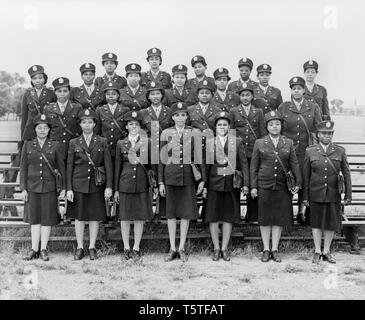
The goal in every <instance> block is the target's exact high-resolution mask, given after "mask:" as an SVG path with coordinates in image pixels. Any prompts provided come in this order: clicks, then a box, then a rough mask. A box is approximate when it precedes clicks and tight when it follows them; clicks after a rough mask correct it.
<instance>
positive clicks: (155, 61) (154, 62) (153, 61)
mask: <svg viewBox="0 0 365 320" xmlns="http://www.w3.org/2000/svg"><path fill="white" fill-rule="evenodd" d="M148 63H149V64H150V66H151V69H158V68H159V67H160V64H161V58H160V57H159V56H151V57H149V58H148Z"/></svg>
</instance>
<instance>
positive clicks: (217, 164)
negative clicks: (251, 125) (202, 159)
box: [206, 135, 250, 192]
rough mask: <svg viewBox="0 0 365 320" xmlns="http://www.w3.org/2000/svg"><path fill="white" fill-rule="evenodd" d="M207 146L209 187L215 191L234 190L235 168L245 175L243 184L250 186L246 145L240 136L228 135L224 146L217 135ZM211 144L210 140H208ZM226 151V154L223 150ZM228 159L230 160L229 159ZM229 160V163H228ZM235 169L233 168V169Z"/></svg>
mask: <svg viewBox="0 0 365 320" xmlns="http://www.w3.org/2000/svg"><path fill="white" fill-rule="evenodd" d="M211 140H213V141H212V144H211V145H210V146H211V147H210V148H207V152H209V155H207V159H209V160H213V159H214V160H213V161H207V164H206V170H207V188H208V190H214V191H221V192H222V191H232V190H233V174H234V171H233V170H239V171H241V172H242V175H243V185H244V186H246V187H248V186H249V184H250V177H249V171H248V164H247V156H246V154H245V147H244V145H243V143H242V140H241V139H240V138H236V137H235V136H231V135H228V137H227V141H226V143H225V145H224V146H222V144H221V141H220V140H219V138H217V137H215V138H213V139H211ZM208 144H209V142H208ZM223 151H224V155H223V153H222V152H223ZM227 159H228V160H227ZM228 161H229V163H228ZM211 162H213V163H211ZM232 169H233V170H232Z"/></svg>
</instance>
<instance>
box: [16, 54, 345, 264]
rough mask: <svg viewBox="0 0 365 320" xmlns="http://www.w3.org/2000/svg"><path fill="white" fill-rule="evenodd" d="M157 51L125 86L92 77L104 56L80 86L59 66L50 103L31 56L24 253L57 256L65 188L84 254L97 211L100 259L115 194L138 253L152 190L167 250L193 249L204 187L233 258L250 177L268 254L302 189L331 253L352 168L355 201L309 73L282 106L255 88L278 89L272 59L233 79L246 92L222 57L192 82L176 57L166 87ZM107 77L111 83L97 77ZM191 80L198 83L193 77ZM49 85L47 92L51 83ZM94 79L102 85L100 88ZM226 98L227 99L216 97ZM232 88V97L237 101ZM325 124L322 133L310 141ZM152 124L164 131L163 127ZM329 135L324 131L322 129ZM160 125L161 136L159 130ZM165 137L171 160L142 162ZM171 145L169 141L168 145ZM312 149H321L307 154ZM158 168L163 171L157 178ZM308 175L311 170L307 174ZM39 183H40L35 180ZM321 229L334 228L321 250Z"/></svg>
mask: <svg viewBox="0 0 365 320" xmlns="http://www.w3.org/2000/svg"><path fill="white" fill-rule="evenodd" d="M154 51H155V52H154ZM104 58H105V61H104V65H105V68H106V70H107V72H108V70H109V69H108V66H109V65H110V62H113V61H114V66H115V65H116V63H115V60H113V59H115V58H116V57H115V55H113V54H106V55H104V56H103V60H104ZM108 58H109V60H108ZM148 60H149V62H150V64H151V71H150V72H149V73H148V75H147V76H146V74H144V75H143V76H142V77H141V68H140V66H139V65H137V64H130V65H127V66H126V78H127V79H126V82H127V87H126V88H123V89H120V86H121V82H120V83H119V82H118V80H117V79H109V78H108V79H107V75H106V76H104V77H103V78H98V79H97V80H96V81H95V84H94V83H93V79H94V77H95V67H94V66H93V65H92V64H84V65H83V66H82V67H81V68H80V69H81V73H82V76H83V79H84V82H85V83H84V85H83V86H81V87H80V88H73V89H72V91H71V90H70V85H69V81H68V79H67V78H57V79H56V80H55V81H54V82H53V86H54V89H55V95H56V97H57V98H56V100H57V101H56V102H55V103H51V104H49V105H48V106H46V107H45V108H44V110H42V109H41V105H40V101H41V98H42V97H43V95H47V92H48V91H47V90H49V89H45V88H44V83H45V80H46V78H47V77H46V75H45V73H44V69H43V68H42V67H41V66H33V67H31V68H30V70H29V73H30V75H31V79H32V85H33V86H34V89H31V90H29V91H28V92H27V93H26V94H25V98H24V101H26V105H27V108H28V109H27V110H28V118H27V121H26V123H25V124H24V125H22V133H23V134H22V136H23V140H25V141H27V140H28V139H29V138H30V137H33V136H34V134H33V133H31V131H33V129H35V130H34V131H33V132H34V133H35V134H36V138H35V139H32V140H29V141H27V142H25V144H24V146H23V149H22V157H21V159H22V160H21V188H22V190H23V197H24V199H25V200H27V201H26V206H25V220H26V221H28V222H30V223H31V225H32V250H31V251H30V252H29V255H28V256H27V258H28V259H33V258H36V257H38V255H39V254H40V256H41V257H42V259H43V260H48V255H47V250H46V247H47V241H48V238H49V233H50V226H52V225H54V224H56V223H57V208H56V203H57V201H55V199H56V197H57V194H56V192H57V190H58V191H59V199H62V198H63V197H65V196H66V197H67V199H68V202H69V208H68V215H69V217H71V218H74V219H75V220H76V221H75V229H76V237H77V243H78V248H77V251H76V253H75V259H82V258H83V256H84V249H83V231H84V226H85V222H86V221H89V232H90V245H89V255H90V258H91V259H95V258H96V250H95V241H96V238H97V232H98V227H99V222H100V221H102V220H103V219H105V207H104V198H105V199H109V198H111V197H113V198H114V200H115V201H116V202H118V203H119V218H120V220H121V231H122V239H123V244H124V252H123V257H124V258H126V259H130V258H131V257H132V258H137V259H138V258H140V256H141V251H140V248H139V244H140V240H141V237H142V233H143V223H144V221H146V220H150V219H151V217H152V194H154V196H155V197H156V196H157V195H158V194H159V202H160V210H161V211H163V212H165V214H166V217H167V220H168V229H169V236H170V252H169V255H168V257H167V258H166V260H169V261H170V260H173V259H175V258H181V259H183V260H186V259H187V255H186V253H185V250H184V247H185V240H186V235H187V232H188V227H189V221H190V220H191V219H196V218H197V217H198V208H197V204H196V195H197V194H203V197H204V198H206V200H205V201H204V208H203V211H204V217H203V218H204V221H206V222H207V223H209V224H210V231H211V235H212V239H213V243H214V254H213V260H215V261H216V260H218V259H220V257H222V258H223V259H224V260H229V259H230V258H229V254H228V250H227V246H228V242H229V239H230V234H231V230H232V225H233V224H234V223H236V222H238V221H239V219H240V194H241V192H240V190H241V189H242V192H243V194H244V195H247V200H248V214H247V216H248V219H250V220H256V219H258V221H259V224H260V230H261V234H262V239H263V243H264V252H263V256H262V260H263V261H268V260H270V259H271V258H272V259H273V260H274V261H280V256H279V254H278V250H277V248H278V242H279V239H280V234H281V229H282V227H285V226H290V225H291V223H292V217H293V214H292V205H291V199H292V198H291V196H292V194H294V193H296V192H298V191H299V192H300V203H304V204H305V205H307V206H308V205H310V207H311V208H312V211H314V212H311V213H310V217H311V226H312V228H313V235H314V239H315V246H316V254H318V255H316V254H315V255H314V257H313V261H314V262H318V261H319V259H320V258H321V257H323V259H325V260H328V261H330V262H334V259H333V257H332V256H331V255H330V253H329V245H328V244H330V242H331V239H332V238H331V237H332V236H333V231H334V230H338V228H339V225H340V221H341V219H340V218H339V207H338V204H339V201H340V199H341V197H340V195H339V193H334V194H332V193H333V189H336V188H334V186H335V185H334V183H335V182H334V181H335V180H334V178H333V177H336V179H337V175H338V172H339V171H342V172H343V175H344V177H345V179H344V180H345V184H346V194H345V199H346V201H350V200H351V180H350V175H349V170H348V164H347V161H346V156H345V153H344V149H343V148H341V147H339V146H336V145H334V144H332V143H331V137H332V133H333V122H331V121H325V122H322V116H323V113H322V112H321V110H320V108H319V106H318V105H317V104H314V103H312V102H311V101H309V100H307V99H305V98H304V96H305V91H306V90H307V85H306V82H305V80H304V79H302V78H301V77H294V78H292V79H291V80H290V82H289V85H290V88H291V91H292V100H291V101H288V102H284V103H279V104H278V108H277V106H276V107H271V105H270V101H271V100H270V99H269V98H264V99H260V98H255V92H256V91H258V90H265V91H266V93H265V94H268V97H270V96H271V95H272V94H276V95H278V92H279V93H280V91H278V89H275V88H273V87H270V86H267V85H266V86H264V88H263V84H264V83H265V81H266V83H267V84H268V78H269V76H270V74H271V67H270V66H269V65H261V66H259V68H258V78H259V80H260V77H262V78H265V81H264V80H262V81H260V84H258V85H252V84H251V83H250V82H251V81H247V82H245V81H241V82H242V83H241V84H237V81H236V82H232V83H231V84H230V85H229V86H228V88H229V87H231V88H236V89H235V90H236V92H237V93H233V92H231V91H227V84H228V82H229V80H230V77H229V75H228V71H227V70H226V69H225V68H220V69H218V70H216V72H215V73H214V78H215V82H214V83H213V81H214V80H210V78H206V77H205V75H204V77H203V78H201V77H199V76H198V74H197V78H196V79H193V80H194V81H188V83H190V85H189V86H190V87H184V82H187V78H186V76H187V68H186V67H185V66H183V65H178V66H176V67H174V68H173V81H174V88H173V89H171V90H170V91H168V90H165V89H164V85H165V84H164V79H165V78H166V76H164V77H163V79H162V78H161V80H162V81H155V80H156V72H153V70H152V69H153V66H154V65H153V63H152V62H153V61H154V60H157V62H158V60H159V63H160V62H161V52H160V51H159V50H158V49H156V48H153V49H151V50H149V53H148ZM159 63H157V64H159ZM112 64H113V63H112ZM240 64H241V65H240V70H241V69H243V70H242V73H243V74H246V75H247V72H246V73H245V71H247V70H246V69H247V68H248V69H249V70H252V61H251V60H250V59H241V60H240ZM192 65H193V66H194V68H196V69H199V68H198V67H203V69H204V68H205V67H206V63H205V60H204V58H203V57H200V56H196V57H194V58H193V59H192ZM114 69H115V68H114ZM304 69H305V72H308V70H310V71H311V72H312V73H314V74H316V72H317V69H318V65H317V63H316V62H315V61H308V62H307V63H306V64H305V65H304ZM174 71H175V72H174ZM242 73H241V76H242ZM161 74H163V75H164V74H165V73H162V72H160V71H158V72H157V77H158V75H159V76H161ZM151 77H153V78H151ZM141 78H142V79H143V78H144V79H149V80H151V81H149V80H148V81H146V87H145V88H142V87H141V86H140V83H141ZM102 79H104V80H105V83H104V84H102V86H100V85H101V84H100V82H101V81H102ZM118 79H119V78H118ZM200 79H201V81H199V80H200ZM241 79H243V78H242V77H241ZM113 80H114V81H113ZM246 80H249V79H246ZM179 81H180V82H179ZM178 83H180V85H181V84H182V88H181V87H180V88H179V87H178ZM96 84H98V85H96ZM233 84H234V86H233ZM90 86H91V87H92V86H94V88H89V87H90ZM192 86H195V88H194V89H191V87H192ZM215 86H216V87H215ZM237 86H239V88H238V89H237ZM188 88H189V89H188ZM181 89H182V91H180V90H181ZM274 89H275V90H274ZM44 90H46V94H44V93H42V91H44ZM189 90H190V91H189ZM37 91H38V92H37ZM70 91H71V95H70ZM96 91H99V92H103V93H104V94H103V95H101V94H100V93H99V94H96V93H95V92H96ZM141 91H144V96H145V99H146V100H145V102H144V100H143V99H142V100H141V99H140V100H138V97H137V94H138V92H141ZM184 92H185V94H187V95H185V98H186V101H184V99H182V100H183V101H181V100H178V99H177V100H174V99H175V98H176V95H175V94H177V93H178V94H179V95H180V97H182V94H183V93H184ZM93 94H94V98H95V99H98V100H100V101H103V102H106V103H105V104H102V105H101V106H99V107H97V108H96V112H94V110H93V109H95V105H93V102H92V101H93V100H92V96H93ZM129 94H132V96H133V95H134V97H131V96H130V95H129ZM86 95H87V97H86V98H85V101H86V102H85V103H84V104H77V103H74V102H70V99H71V97H74V98H73V99H75V97H76V98H77V99H81V98H82V97H85V96H86ZM127 96H128V97H129V98H126V97H127ZM29 97H30V98H29ZM171 97H172V98H171ZM188 97H189V98H188ZM219 98H220V99H221V100H222V101H221V102H222V103H217V102H216V101H217V100H218V99H219ZM189 99H191V100H189ZM171 100H172V101H174V103H172V104H171V108H169V107H168V106H166V105H164V104H163V102H164V101H171ZM234 100H235V101H236V102H235V103H233V102H232V101H234ZM103 102H101V103H103ZM142 102H144V103H142ZM146 106H148V107H146ZM265 106H266V108H268V106H270V107H269V110H270V111H269V112H266V110H265ZM276 108H277V110H276ZM141 109H142V110H141ZM138 110H141V111H138ZM273 110H276V111H273ZM264 114H265V116H264ZM22 123H24V120H23V119H22ZM156 123H157V126H156ZM328 126H329V127H328ZM141 128H143V129H144V130H146V131H147V136H149V138H148V140H147V142H146V141H145V139H147V136H146V135H144V134H142V132H141ZM229 129H234V130H235V133H236V135H232V134H230V133H229ZM317 129H318V134H317V137H318V138H319V139H320V143H319V144H316V145H314V147H312V148H311V147H310V148H307V147H308V145H309V140H310V138H312V137H313V134H314V133H315V132H317ZM26 130H28V131H26ZM154 130H156V133H157V134H154V132H153V131H154ZM194 132H195V133H196V132H202V133H204V134H203V140H202V144H201V149H202V150H204V152H203V153H202V154H203V155H204V156H203V159H194V155H195V154H196V152H195V151H196V150H194V148H196V146H197V145H198V146H199V143H198V144H197V143H196V142H195V141H194V138H195V137H197V136H199V135H197V134H194ZM212 132H214V133H215V134H214V135H213V134H212ZM267 132H268V133H269V134H268V135H267ZM323 132H325V133H323ZM95 133H97V134H95ZM192 133H193V134H192ZM280 133H282V135H281V134H280ZM99 134H101V136H100V135H99ZM47 136H49V138H47ZM322 136H325V138H323V139H322V140H321V137H322ZM156 137H157V139H159V140H158V141H155V140H154V139H156ZM30 139H31V138H30ZM328 141H329V142H328ZM156 145H158V146H159V147H160V149H161V150H169V151H168V152H167V153H166V154H165V155H164V154H163V153H162V154H161V157H162V158H163V156H164V157H165V160H166V161H157V162H155V161H152V160H151V159H147V161H144V162H141V161H140V157H141V155H143V154H145V152H144V151H142V149H143V148H147V149H148V150H150V149H151V146H156ZM166 145H168V147H169V148H165V147H166ZM186 145H189V146H191V148H190V152H189V153H188V155H190V159H189V160H191V161H192V162H194V161H195V163H198V164H197V165H191V164H186V161H185V160H186V159H185V157H186V154H185V152H186V150H185V147H184V146H186ZM326 146H327V147H326ZM171 148H172V149H174V148H175V149H176V150H178V151H179V152H178V154H182V155H183V156H182V157H179V156H178V157H177V159H175V160H177V162H169V161H168V159H171V157H172V153H171V152H172V151H171ZM321 148H322V149H321ZM219 150H220V151H219ZM323 150H326V151H325V155H323V154H322V155H321V154H320V151H322V153H323ZM210 152H211V158H212V159H214V161H212V162H209V163H208V162H207V161H206V160H207V159H205V157H208V156H209V153H210ZM317 153H318V154H317ZM147 154H148V155H150V154H151V152H147ZM198 154H199V152H198ZM230 154H231V155H232V154H234V157H233V158H234V159H230V157H229V155H230ZM311 156H312V159H313V160H308V157H309V158H310V157H311ZM323 157H324V158H325V160H323ZM328 159H332V161H333V162H334V166H333V168H331V167H330V166H328V162H329V160H328ZM158 160H161V159H158ZM199 160H200V161H199ZM233 160H234V161H233ZM314 160H317V161H314ZM322 160H323V161H322ZM65 161H67V170H65V163H66V162H65ZM133 161H134V162H133ZM232 162H234V165H232ZM156 163H157V164H156ZM318 170H319V171H321V170H323V171H326V172H327V170H328V175H326V178H325V179H327V177H328V180H326V182H323V181H322V180H321V179H322V176H321V175H320V174H318V173H316V171H318ZM336 170H337V171H338V172H337V171H336ZM65 171H67V174H66V173H65ZM113 171H114V172H113ZM288 171H292V172H293V174H294V181H295V183H294V185H293V186H291V189H290V191H289V190H288V186H287V180H286V176H287V175H288ZM249 172H250V174H249ZM58 173H60V174H59V175H58ZM113 173H114V181H113ZM303 173H304V174H303ZM152 176H155V177H156V178H157V182H158V188H157V183H155V184H154V183H153V179H152V178H151V177H152ZM60 177H61V179H60ZM66 177H67V179H66ZM301 177H304V184H303V185H302V182H301ZM56 178H57V179H56ZM56 180H57V181H58V183H57V184H56ZM336 181H337V180H336ZM322 182H323V184H322ZM32 183H34V184H35V185H38V186H37V187H38V188H34V187H33V185H32ZM57 185H58V188H57ZM312 185H313V187H312ZM313 188H314V189H316V188H317V189H318V188H320V189H321V191H322V193H319V192H316V193H315V195H316V197H314V198H313V199H314V200H315V201H314V200H312V197H313V194H312V192H313V191H312V189H313ZM323 188H324V189H325V190H324V191H323V190H322V189H323ZM250 189H251V190H250ZM66 190H67V192H66ZM113 190H114V195H113ZM330 194H331V196H330ZM320 195H322V196H320ZM165 198H166V200H164V199H165ZM47 199H48V200H47ZM50 199H52V201H51V200H50ZM278 199H280V200H281V202H280V201H278ZM328 203H329V205H327V204H328ZM273 204H274V206H273ZM332 204H334V205H332ZM307 211H309V210H307ZM176 218H180V219H181V223H180V243H179V247H178V250H176V245H175V236H176V225H177V224H176ZM132 220H133V221H134V235H135V242H134V246H133V250H130V246H129V231H130V221H132ZM219 222H223V240H222V245H221V246H220V245H219V240H218V239H219V238H218V223H219ZM321 230H325V246H324V249H323V252H322V251H321V243H320V241H321ZM270 233H272V247H271V249H270V246H269V242H270V241H269V240H270ZM326 235H327V238H326ZM40 239H41V248H40V253H39V240H40ZM318 239H319V241H318ZM326 239H327V241H326ZM318 242H319V245H318Z"/></svg>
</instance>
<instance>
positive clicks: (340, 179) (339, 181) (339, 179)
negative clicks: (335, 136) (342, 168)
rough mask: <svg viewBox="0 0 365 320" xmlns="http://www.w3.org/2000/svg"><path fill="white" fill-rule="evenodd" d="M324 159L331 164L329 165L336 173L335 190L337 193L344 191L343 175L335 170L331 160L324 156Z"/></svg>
mask: <svg viewBox="0 0 365 320" xmlns="http://www.w3.org/2000/svg"><path fill="white" fill-rule="evenodd" d="M326 159H327V160H328V162H329V164H330V165H331V167H332V168H333V170H335V172H336V174H337V190H338V193H339V194H341V193H345V179H344V177H343V175H342V174H341V173H340V172H338V171H337V169H336V167H335V165H334V164H333V162H332V160H331V159H330V158H329V157H327V156H326Z"/></svg>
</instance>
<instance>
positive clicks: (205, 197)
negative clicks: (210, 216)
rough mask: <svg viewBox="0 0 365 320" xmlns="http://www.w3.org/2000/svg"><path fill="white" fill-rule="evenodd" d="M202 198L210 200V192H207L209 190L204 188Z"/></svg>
mask: <svg viewBox="0 0 365 320" xmlns="http://www.w3.org/2000/svg"><path fill="white" fill-rule="evenodd" d="M202 196H203V198H204V199H207V198H208V190H207V188H204V189H203V193H202Z"/></svg>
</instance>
